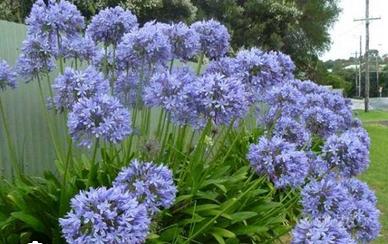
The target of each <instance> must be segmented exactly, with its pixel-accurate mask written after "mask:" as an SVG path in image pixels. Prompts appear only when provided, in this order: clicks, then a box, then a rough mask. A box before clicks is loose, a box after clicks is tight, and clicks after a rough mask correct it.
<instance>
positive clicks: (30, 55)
mask: <svg viewBox="0 0 388 244" xmlns="http://www.w3.org/2000/svg"><path fill="white" fill-rule="evenodd" d="M52 46H53V45H52V44H51V43H50V41H49V39H47V38H44V37H40V36H38V35H34V36H28V37H27V39H26V40H25V41H23V44H22V48H21V54H20V56H19V58H18V60H17V63H16V67H17V73H18V74H19V75H20V76H22V77H23V78H25V79H26V80H27V81H31V80H32V79H33V78H35V77H36V76H38V75H39V74H40V73H45V72H50V71H51V70H52V69H53V68H54V67H55V58H54V55H55V52H56V51H55V50H53V49H52Z"/></svg>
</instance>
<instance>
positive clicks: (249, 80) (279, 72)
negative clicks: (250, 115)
mask: <svg viewBox="0 0 388 244" xmlns="http://www.w3.org/2000/svg"><path fill="white" fill-rule="evenodd" d="M235 62H236V65H237V67H238V68H237V72H236V75H238V76H239V77H240V78H241V79H242V81H243V83H244V84H245V85H246V86H247V88H248V89H249V91H250V92H251V93H252V95H253V97H254V98H255V99H259V100H261V99H260V95H262V93H263V92H265V90H266V89H267V88H269V87H273V86H274V85H282V84H283V83H284V82H287V81H289V80H292V79H293V78H294V75H293V71H294V69H295V65H294V64H293V63H292V62H291V61H290V60H289V57H288V56H285V55H284V54H281V53H278V52H268V53H266V52H263V51H261V50H259V49H257V48H252V49H250V50H241V51H239V52H238V53H237V55H236V60H235Z"/></svg>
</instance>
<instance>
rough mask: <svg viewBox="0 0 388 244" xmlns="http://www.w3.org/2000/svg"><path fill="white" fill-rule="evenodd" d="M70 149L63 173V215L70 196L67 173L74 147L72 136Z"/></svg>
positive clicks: (60, 205) (60, 207) (61, 213)
mask: <svg viewBox="0 0 388 244" xmlns="http://www.w3.org/2000/svg"><path fill="white" fill-rule="evenodd" d="M68 147H69V148H68V150H67V155H66V162H65V172H64V173H63V182H62V189H61V198H60V199H61V200H60V203H59V216H62V215H63V214H64V213H65V211H66V210H65V206H66V204H67V203H68V196H67V188H66V186H67V175H68V172H69V165H70V162H71V160H72V159H71V155H72V148H73V140H72V139H71V137H68Z"/></svg>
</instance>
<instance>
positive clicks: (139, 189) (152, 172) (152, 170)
mask: <svg viewBox="0 0 388 244" xmlns="http://www.w3.org/2000/svg"><path fill="white" fill-rule="evenodd" d="M113 186H114V187H116V188H120V189H122V191H124V192H128V193H129V195H130V196H132V197H134V198H135V199H137V200H138V201H139V202H140V203H142V204H144V205H145V206H146V207H147V209H148V211H149V212H150V213H151V214H154V213H156V212H158V211H159V210H160V209H161V208H168V207H170V206H171V205H172V204H173V203H174V200H175V196H176V192H177V189H176V187H175V185H174V180H173V176H172V172H171V170H170V169H168V168H167V167H166V166H163V165H156V164H154V163H152V162H141V161H138V160H136V159H135V160H132V162H131V164H130V165H129V166H128V167H127V168H124V169H122V170H121V172H120V173H119V174H118V176H117V177H116V179H115V180H114V181H113Z"/></svg>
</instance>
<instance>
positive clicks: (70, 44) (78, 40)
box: [60, 35, 98, 62]
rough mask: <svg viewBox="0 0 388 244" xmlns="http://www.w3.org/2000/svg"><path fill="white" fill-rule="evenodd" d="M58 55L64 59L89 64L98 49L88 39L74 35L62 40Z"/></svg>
mask: <svg viewBox="0 0 388 244" xmlns="http://www.w3.org/2000/svg"><path fill="white" fill-rule="evenodd" d="M60 53H61V55H62V56H63V57H65V58H77V59H79V60H81V61H83V60H85V61H88V62H91V61H92V60H94V59H95V57H96V56H97V54H98V48H97V46H96V44H95V43H94V41H93V40H92V39H91V38H90V37H88V36H81V35H75V36H71V37H67V38H63V39H62V45H61V50H60Z"/></svg>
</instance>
